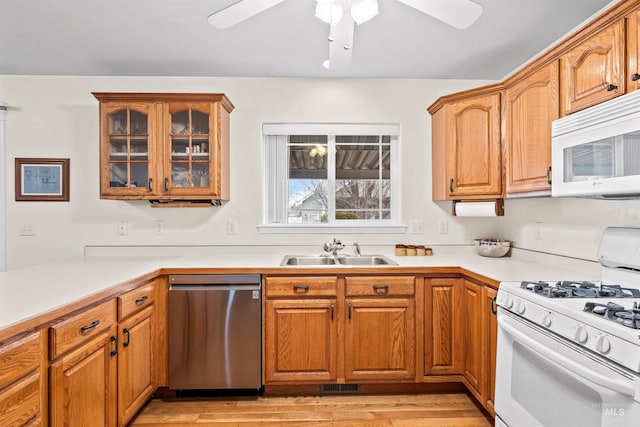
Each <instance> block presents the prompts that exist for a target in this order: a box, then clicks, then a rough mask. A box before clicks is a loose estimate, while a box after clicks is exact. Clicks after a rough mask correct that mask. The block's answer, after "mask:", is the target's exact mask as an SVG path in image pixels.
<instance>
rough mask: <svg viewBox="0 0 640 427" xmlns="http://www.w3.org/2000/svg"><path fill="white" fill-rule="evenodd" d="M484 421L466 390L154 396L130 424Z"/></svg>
mask: <svg viewBox="0 0 640 427" xmlns="http://www.w3.org/2000/svg"><path fill="white" fill-rule="evenodd" d="M203 425H204V426H206V425H216V426H224V427H248V426H260V427H266V426H286V427H307V426H309V427H328V426H331V427H338V426H345V427H346V426H358V427H432V426H448V427H452V426H456V427H483V426H487V427H489V426H492V425H493V422H492V421H491V420H490V419H489V418H488V417H487V416H486V415H485V414H484V412H483V411H482V410H480V409H479V408H478V406H477V405H476V404H475V403H474V401H473V399H472V398H471V397H470V396H469V395H467V394H466V393H447V394H411V395H401V394H394V395H347V396H310V397H300V396H296V397H240V398H207V399H196V398H191V399H187V400H180V399H153V400H151V401H150V402H149V403H148V404H147V405H146V406H145V407H144V408H143V409H142V411H141V412H140V414H138V416H137V417H136V418H135V419H134V420H133V421H132V423H131V424H130V426H139V427H155V426H176V427H188V426H193V427H196V426H198V427H201V426H203Z"/></svg>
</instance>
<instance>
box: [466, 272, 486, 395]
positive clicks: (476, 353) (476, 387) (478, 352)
mask: <svg viewBox="0 0 640 427" xmlns="http://www.w3.org/2000/svg"><path fill="white" fill-rule="evenodd" d="M483 303H484V300H483V298H482V286H480V285H478V284H476V283H473V282H471V281H469V280H464V298H463V305H462V307H463V309H464V319H465V342H466V352H465V367H464V378H465V380H466V381H467V383H468V384H469V385H470V386H471V388H470V391H471V393H473V395H474V396H475V397H476V398H477V399H478V400H479V401H480V402H484V384H485V366H484V365H485V364H484V360H485V353H486V351H485V348H484V345H485V340H484V339H483V337H484V329H485V326H484V323H485V322H484V321H483V320H484V318H483V316H484V312H483V310H482V307H483Z"/></svg>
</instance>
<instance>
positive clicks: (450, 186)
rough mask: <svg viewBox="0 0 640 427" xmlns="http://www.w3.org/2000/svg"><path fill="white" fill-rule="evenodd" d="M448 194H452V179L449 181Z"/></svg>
mask: <svg viewBox="0 0 640 427" xmlns="http://www.w3.org/2000/svg"><path fill="white" fill-rule="evenodd" d="M449 193H453V178H451V179H450V180H449Z"/></svg>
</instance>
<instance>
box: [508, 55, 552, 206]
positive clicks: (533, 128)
mask: <svg viewBox="0 0 640 427" xmlns="http://www.w3.org/2000/svg"><path fill="white" fill-rule="evenodd" d="M558 83H559V81H558V62H557V61H554V62H552V63H551V64H549V65H547V66H545V67H543V68H541V69H539V70H538V71H536V72H535V73H533V74H531V75H529V76H526V77H524V78H523V79H522V80H520V81H518V82H515V83H514V84H513V85H511V86H509V87H507V88H506V89H505V97H504V98H505V117H504V119H505V126H504V129H505V135H504V144H505V163H506V191H507V196H509V195H511V194H516V193H526V192H532V191H550V190H551V183H550V180H549V179H550V175H549V172H550V168H551V122H552V121H553V120H556V119H557V118H558V117H559V90H558Z"/></svg>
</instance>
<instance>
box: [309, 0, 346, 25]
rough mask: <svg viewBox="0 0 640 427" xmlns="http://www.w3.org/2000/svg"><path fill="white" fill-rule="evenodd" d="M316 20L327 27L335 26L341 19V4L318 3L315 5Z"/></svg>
mask: <svg viewBox="0 0 640 427" xmlns="http://www.w3.org/2000/svg"><path fill="white" fill-rule="evenodd" d="M315 15H316V18H318V19H319V20H321V21H323V22H326V23H327V24H329V25H335V24H337V23H338V22H340V19H342V4H341V3H340V2H334V3H320V2H318V4H316V14H315Z"/></svg>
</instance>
